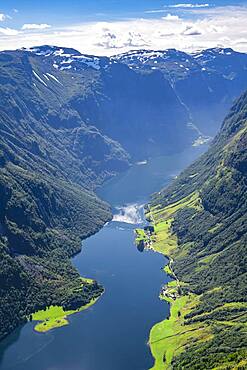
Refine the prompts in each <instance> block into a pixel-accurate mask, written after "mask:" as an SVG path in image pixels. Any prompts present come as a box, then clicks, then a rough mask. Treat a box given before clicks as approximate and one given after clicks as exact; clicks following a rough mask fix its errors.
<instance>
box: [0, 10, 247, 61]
mask: <svg viewBox="0 0 247 370" xmlns="http://www.w3.org/2000/svg"><path fill="white" fill-rule="evenodd" d="M162 16H163V14H161V16H160V17H159V18H156V17H155V18H151V19H150V18H148V19H142V18H138V19H127V20H122V21H111V22H91V23H84V24H81V25H72V26H69V27H64V28H55V27H54V26H53V27H52V28H47V29H45V32H44V30H43V28H40V27H39V28H30V27H28V28H25V29H22V30H20V31H19V32H18V31H17V30H11V29H6V28H2V29H0V49H1V50H3V49H10V48H11V49H15V48H20V47H23V46H25V47H30V46H37V45H42V44H51V45H59V46H64V47H66V46H67V47H73V48H75V49H78V50H79V51H81V52H83V53H88V54H97V55H112V54H116V53H120V52H125V51H128V50H130V49H141V48H146V49H166V48H177V49H180V50H184V51H193V50H195V49H201V48H210V47H215V46H222V47H232V48H233V49H236V50H239V51H245V52H247V43H246V40H247V27H246V20H247V6H246V7H244V6H234V7H233V6H224V7H215V8H211V7H208V8H191V9H190V10H189V8H188V10H187V11H186V16H184V12H183V10H182V11H176V13H175V14H173V15H171V14H170V15H169V14H166V16H163V17H162ZM173 17H176V18H173ZM1 30H2V31H1Z"/></svg>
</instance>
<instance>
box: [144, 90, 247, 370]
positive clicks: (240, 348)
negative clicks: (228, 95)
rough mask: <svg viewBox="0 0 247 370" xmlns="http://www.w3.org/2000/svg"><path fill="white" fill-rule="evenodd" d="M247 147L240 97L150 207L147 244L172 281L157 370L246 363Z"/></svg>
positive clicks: (245, 108)
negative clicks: (161, 257) (164, 259)
mask: <svg viewBox="0 0 247 370" xmlns="http://www.w3.org/2000/svg"><path fill="white" fill-rule="evenodd" d="M246 147H247V93H244V95H242V96H241V98H240V99H239V100H238V101H237V102H236V103H235V105H234V106H233V107H232V109H231V111H230V113H229V114H228V116H227V117H226V119H225V120H224V123H223V126H222V128H221V130H220V133H219V134H218V135H217V136H216V138H215V139H214V141H213V143H212V145H211V147H210V149H209V151H208V152H207V153H206V154H204V155H203V156H202V157H201V158H200V159H199V160H197V161H196V162H195V163H194V164H192V165H191V166H190V167H189V168H188V169H186V170H185V171H184V172H183V173H182V174H181V175H180V176H178V178H177V179H176V180H175V181H174V183H172V184H171V185H170V186H169V187H168V188H166V189H163V190H162V191H161V192H160V193H158V194H156V195H155V196H154V198H153V201H152V203H151V205H150V209H149V211H148V214H147V216H148V217H149V219H150V220H152V222H153V224H154V233H153V234H152V235H151V236H150V237H149V239H148V240H149V245H150V244H151V247H152V248H154V249H155V250H157V251H159V252H161V253H163V254H165V255H168V256H169V257H170V264H169V266H167V267H166V271H167V272H168V273H169V274H170V275H171V276H172V277H173V278H174V279H175V280H173V281H172V282H170V283H168V286H167V287H166V288H164V290H163V292H162V298H164V299H166V300H168V301H169V302H170V303H171V316H170V319H169V320H165V321H163V322H161V323H159V324H157V325H156V326H154V327H153V329H152V331H151V335H150V345H151V349H152V353H153V355H154V357H155V360H156V362H155V366H154V369H163V368H167V369H168V368H169V369H170V368H172V369H190V370H192V369H244V368H246V366H247V362H246V358H247V342H246V339H247V337H246V319H247V301H246V297H247V291H246V287H247V274H246V266H247V261H246V247H247V222H246V212H247V201H246V192H247V179H246V175H247V156H246V153H247V152H246ZM145 238H146V242H147V236H146V237H145ZM145 238H144V240H145ZM164 366H165V367H164Z"/></svg>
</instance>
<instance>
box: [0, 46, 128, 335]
mask: <svg viewBox="0 0 247 370" xmlns="http://www.w3.org/2000/svg"><path fill="white" fill-rule="evenodd" d="M39 73H40V72H39ZM37 76H38V77H37ZM41 76H42V78H43V79H45V80H46V81H47V83H45V82H44V81H43V79H42V78H41V77H39V75H38V73H36V72H35V67H34V66H33V65H32V63H31V62H30V60H29V58H28V56H27V55H26V53H23V52H13V53H1V55H0V78H1V86H0V94H1V102H0V125H1V128H0V196H1V205H0V264H1V268H0V282H1V284H0V318H1V320H0V322H1V326H0V337H2V336H5V335H6V334H8V333H9V332H10V331H11V330H13V329H14V328H15V327H16V326H17V325H18V324H19V323H21V322H23V321H25V320H26V318H27V317H28V315H29V314H30V313H32V312H33V311H34V310H36V309H38V308H43V307H46V306H48V305H51V304H58V305H63V304H65V303H64V302H66V305H68V301H70V300H71V301H72V300H73V301H74V298H75V296H77V295H78V291H79V292H80V297H77V301H78V302H84V303H88V301H89V300H90V297H91V295H92V292H89V291H88V293H86V294H85V291H84V290H83V289H82V283H81V280H80V276H79V274H78V273H77V272H76V270H75V269H74V268H72V266H71V264H70V261H69V257H70V256H71V255H73V254H74V253H76V252H78V251H79V250H80V241H81V239H83V238H85V237H87V236H89V235H91V234H92V233H94V232H96V231H98V230H99V228H100V227H102V226H103V225H104V223H105V222H106V221H108V220H109V219H111V212H110V208H109V206H108V205H106V204H105V203H104V202H102V201H101V200H99V199H98V198H97V197H96V195H95V194H94V193H93V192H92V190H93V189H94V188H95V187H96V186H97V185H99V184H101V183H102V182H103V181H104V180H106V179H107V178H109V177H111V176H113V175H114V174H116V173H118V172H119V171H121V170H124V169H126V168H128V165H129V156H128V154H127V153H126V152H125V151H124V149H123V148H122V147H121V145H120V144H119V143H117V142H115V141H113V140H112V139H110V138H108V137H107V136H105V135H103V134H102V133H100V132H99V130H98V129H96V128H95V127H93V126H91V125H90V126H86V125H85V123H84V122H83V121H82V120H81V118H80V116H79V114H78V113H77V112H76V111H75V110H73V109H72V108H70V107H69V106H68V105H66V96H67V95H66V94H65V93H63V89H64V87H62V85H61V83H60V82H58V80H57V79H56V77H55V76H53V75H50V76H49V77H48V75H46V77H47V78H45V77H44V75H41ZM48 78H49V81H48ZM41 81H42V82H41ZM48 82H49V83H50V86H49V88H48ZM96 288H97V289H98V288H99V287H98V286H97V284H96V285H95V289H94V294H96V295H97V289H96ZM101 291H102V290H101V289H100V288H99V289H98V293H99V294H100V293H101ZM89 293H90V294H89Z"/></svg>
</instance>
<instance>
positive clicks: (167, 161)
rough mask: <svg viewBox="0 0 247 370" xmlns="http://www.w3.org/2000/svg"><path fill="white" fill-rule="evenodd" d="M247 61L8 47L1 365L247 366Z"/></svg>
mask: <svg viewBox="0 0 247 370" xmlns="http://www.w3.org/2000/svg"><path fill="white" fill-rule="evenodd" d="M246 66H247V54H245V53H239V52H235V51H234V50H232V49H229V48H228V49H223V48H213V49H206V50H202V51H201V52H200V53H191V54H187V53H184V52H180V51H178V50H175V49H168V50H164V51H147V50H138V51H135V50H133V51H130V52H128V53H124V54H120V55H116V56H112V57H98V56H93V55H85V54H81V53H80V52H78V51H76V50H74V49H70V48H61V47H57V46H50V45H44V46H39V47H34V48H23V49H18V50H13V51H2V52H0V82H1V84H0V93H1V101H0V108H1V109H0V197H1V204H0V319H1V321H0V322H1V326H0V339H1V340H2V341H1V343H0V368H1V369H3V370H7V369H15V370H22V369H23V370H24V369H25V370H29V369H30V370H33V369H34V368H35V369H37V370H44V369H48V368H53V367H54V368H56V367H57V366H58V367H59V369H61V370H62V369H64V370H67V369H68V368H69V369H71V370H73V369H74V370H77V369H79V368H81V367H86V368H89V369H90V370H94V369H95V370H98V369H99V368H100V367H101V366H103V368H105V369H108V370H111V369H112V370H115V369H116V368H117V369H119V370H121V369H126V368H127V367H128V368H129V369H133V370H138V369H140V370H141V369H144V368H145V369H146V368H151V367H152V366H154V367H153V369H155V370H160V369H163V368H164V367H165V368H167V369H169V368H171V366H172V368H174V369H181V366H182V368H183V369H190V370H192V369H205V368H208V369H217V370H218V369H224V366H225V368H227V366H232V365H233V366H234V368H236V369H241V366H245V365H246V363H245V362H244V361H245V339H246V338H245V328H246V323H245V315H246V312H245V310H246V302H245V297H246V294H245V293H246V292H245V287H246V284H245V278H246V271H245V266H246V264H245V239H246V230H245V214H246V199H245V194H246V158H245V157H246V153H245V149H246V106H247V103H246V93H244V94H243V95H242V96H241V98H240V99H239V100H236V99H237V98H238V97H239V96H240V94H241V93H243V92H244V90H245V89H246V85H245V81H246V78H247V67H246ZM231 106H232V108H231V110H230V113H229V114H228V115H227V112H228V111H229V109H230V107H231ZM226 115H227V117H226V119H225V120H224V123H223V126H222V127H221V129H220V133H219V134H217V135H216V137H215V138H214V139H213V137H214V136H215V134H216V132H217V131H218V129H219V127H220V125H221V123H222V120H223V117H225V116H226ZM209 143H211V145H210V148H209V150H208V152H206V153H205V154H204V155H202V156H201V157H200V159H198V160H197V161H195V162H193V161H194V160H195V159H196V158H198V157H199V155H200V154H202V153H203V152H204V151H205V150H206V148H207V146H208V145H209ZM191 163H192V164H191ZM189 165H190V166H189ZM187 166H189V167H188V168H187V169H185V168H186V167H187ZM184 169H185V170H184ZM182 170H183V172H182V173H181V174H179V173H180V172H181V171H182ZM168 185H169V186H168ZM160 189H161V190H160ZM152 194H153V195H152ZM226 195H227V196H226ZM150 197H151V198H150ZM148 202H149V204H148V206H145V215H146V216H145V217H146V218H147V221H149V222H151V224H150V226H151V229H149V232H147V230H145V231H143V227H145V226H147V222H146V221H145V218H144V211H143V207H144V205H145V204H146V203H148ZM136 228H138V230H137V231H136V234H137V244H138V248H135V245H134V230H135V229H136ZM82 241H83V242H82ZM84 245H85V247H84ZM84 248H85V249H84ZM149 249H152V253H150V251H148V250H149ZM115 251H117V253H116V252H115ZM140 251H144V253H143V254H141V253H140ZM153 251H155V252H158V253H156V254H154V253H153ZM162 255H163V256H162ZM164 256H165V258H169V261H170V262H169V264H168V265H167V266H166V267H165V269H164V270H163V268H162V266H163V265H164ZM71 258H73V260H71ZM165 261H166V259H165ZM167 262H168V260H167ZM161 268H162V270H161ZM174 278H175V279H174ZM164 283H166V287H164V286H163V284H164ZM159 292H161V293H160V295H159ZM168 303H169V304H170V306H169V304H168ZM169 307H170V308H169ZM169 311H170V313H169ZM169 315H170V316H169ZM102 318H103V319H102ZM164 319H166V320H164ZM162 320H164V321H162ZM157 323H158V324H157ZM34 328H36V331H34ZM54 328H56V330H53V329H54ZM150 330H151V332H150ZM149 332H150V337H149ZM164 333H165V334H164ZM221 338H223V339H222V340H221ZM232 338H234V340H235V345H234V346H233V345H232V346H229V345H228V343H229V342H230V341H231V340H232ZM225 343H226V345H225ZM81 344H82V345H81ZM148 344H149V346H150V349H151V353H152V356H153V357H152V356H151V353H150V351H149V346H148ZM69 345H70V346H71V345H72V350H71V351H70V353H68V351H67V348H68V346H69ZM80 345H81V346H80ZM95 346H96V347H97V356H95V349H94V347H95ZM133 346H135V351H133V350H132V351H131V348H132V349H133ZM229 347H231V349H230V350H229ZM61 348H62V350H63V351H62V352H63V353H61ZM14 353H17V354H18V355H17V356H14V355H13V354H14ZM204 353H206V355H205V356H204ZM44 354H45V356H44ZM130 354H131V356H130ZM129 356H130V358H129ZM153 358H154V360H155V363H154V364H153Z"/></svg>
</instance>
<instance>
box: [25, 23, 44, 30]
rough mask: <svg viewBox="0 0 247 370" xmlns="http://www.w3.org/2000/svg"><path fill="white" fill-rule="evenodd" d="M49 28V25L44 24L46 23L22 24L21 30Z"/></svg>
mask: <svg viewBox="0 0 247 370" xmlns="http://www.w3.org/2000/svg"><path fill="white" fill-rule="evenodd" d="M50 27H51V26H50V25H49V24H46V23H40V24H36V23H26V24H23V26H22V27H21V29H22V30H45V29H47V28H50Z"/></svg>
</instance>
